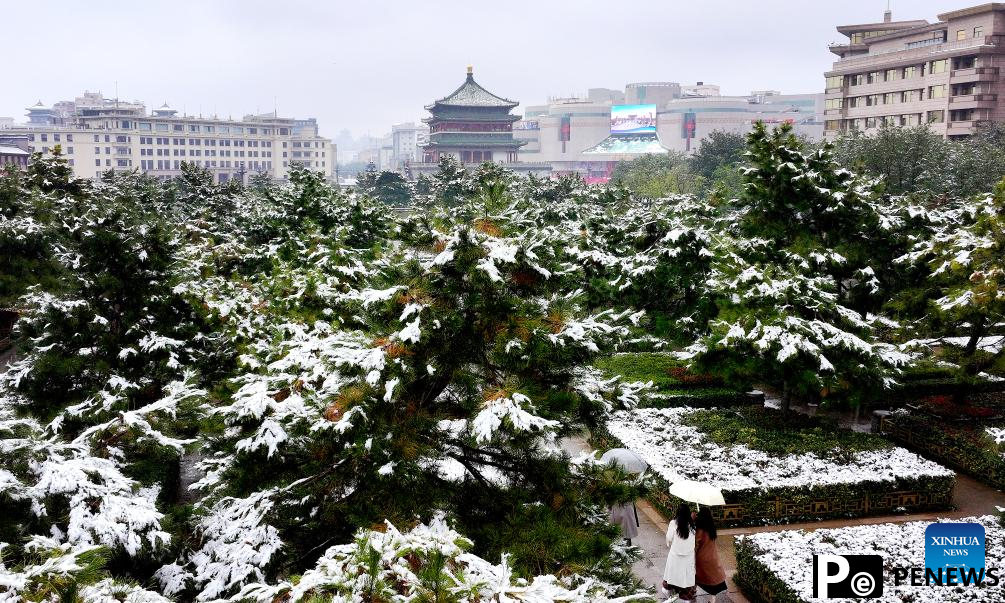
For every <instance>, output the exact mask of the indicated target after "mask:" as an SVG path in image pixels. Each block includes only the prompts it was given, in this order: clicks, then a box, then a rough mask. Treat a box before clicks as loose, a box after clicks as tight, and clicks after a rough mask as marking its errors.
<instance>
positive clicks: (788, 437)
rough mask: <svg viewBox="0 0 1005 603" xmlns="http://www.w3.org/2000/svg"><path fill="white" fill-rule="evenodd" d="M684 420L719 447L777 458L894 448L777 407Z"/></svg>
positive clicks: (829, 422)
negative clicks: (742, 447)
mask: <svg viewBox="0 0 1005 603" xmlns="http://www.w3.org/2000/svg"><path fill="white" fill-rule="evenodd" d="M683 420H684V423H686V424H687V425H690V426H692V427H694V428H696V429H698V430H699V431H701V432H702V433H704V434H706V435H707V436H708V437H709V439H711V440H712V441H713V442H715V443H716V444H720V445H722V446H732V445H735V444H744V445H746V446H748V447H750V448H754V449H756V450H763V451H764V452H767V453H769V454H773V455H789V454H804V453H809V454H815V455H817V456H819V457H821V458H829V459H837V460H840V459H841V458H842V457H844V456H846V455H850V454H853V453H856V452H864V451H867V450H883V449H885V448H890V447H891V444H890V442H889V441H888V440H886V439H885V438H883V437H880V436H877V435H873V434H867V433H857V432H854V431H850V430H847V429H841V428H840V427H838V425H837V423H836V422H835V421H833V420H831V419H825V418H820V417H811V416H808V415H804V414H801V413H794V412H789V413H783V412H781V411H779V410H775V409H773V408H765V407H754V406H750V407H744V408H739V409H730V410H700V411H696V412H694V413H691V414H689V415H687V416H686V417H684V419H683Z"/></svg>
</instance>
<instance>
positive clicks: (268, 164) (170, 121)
mask: <svg viewBox="0 0 1005 603" xmlns="http://www.w3.org/2000/svg"><path fill="white" fill-rule="evenodd" d="M59 104H60V108H59V109H55V108H51V107H45V106H43V105H41V103H39V104H37V105H35V106H33V107H30V108H29V109H28V118H29V122H28V123H27V124H25V125H24V126H20V127H16V128H14V129H13V130H12V132H20V133H23V134H25V135H26V136H27V137H28V142H29V145H30V148H29V150H31V151H39V152H42V153H51V152H52V151H53V150H54V149H55V147H56V146H57V145H58V146H59V147H60V149H61V152H62V153H63V155H64V156H65V157H66V159H67V161H68V162H69V164H70V165H71V166H72V167H73V170H74V173H75V174H76V175H77V176H78V177H82V178H90V177H95V176H99V175H101V174H102V173H104V172H106V171H108V170H113V171H125V170H133V169H139V170H140V171H143V172H146V173H148V174H150V175H151V176H154V177H159V178H170V177H174V176H178V175H180V174H181V164H182V163H183V162H188V163H194V164H196V165H198V166H200V167H204V168H206V169H208V170H209V171H210V172H212V173H213V175H214V177H215V179H216V180H217V181H218V182H226V181H227V180H230V179H235V178H236V179H240V180H242V181H244V180H245V179H246V175H250V174H254V173H256V172H263V173H265V174H268V175H269V176H271V177H272V178H274V179H277V180H283V179H285V178H286V177H287V174H288V173H289V168H290V166H291V165H292V164H293V163H294V162H299V163H301V164H302V165H304V166H306V167H309V168H311V169H314V170H319V171H322V172H324V173H325V174H326V175H327V176H328V177H329V178H333V177H334V173H335V147H334V145H333V144H332V143H331V141H330V140H329V139H327V138H324V137H322V136H320V135H319V134H318V124H317V121H316V120H314V119H313V118H311V119H292V118H285V117H277V116H276V115H275V114H273V113H267V114H263V115H246V116H245V117H244V119H242V120H231V119H219V118H216V117H202V116H199V117H195V116H190V115H179V114H178V112H177V111H175V110H174V109H171V108H170V107H169V106H168V105H167V104H166V103H165V104H164V106H162V107H160V108H159V109H156V110H154V111H153V112H152V113H151V114H150V115H148V114H147V112H146V108H145V107H144V106H143V104H142V103H136V102H134V103H123V102H119V101H115V100H112V99H104V98H103V97H101V95H100V93H88V94H85V96H84V97H81V98H78V99H77V101H74V102H72V103H70V107H68V105H67V103H66V102H64V103H59ZM67 112H69V115H66V113H67Z"/></svg>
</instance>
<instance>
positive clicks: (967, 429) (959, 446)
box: [883, 414, 1005, 490]
mask: <svg viewBox="0 0 1005 603" xmlns="http://www.w3.org/2000/svg"><path fill="white" fill-rule="evenodd" d="M883 431H884V433H885V434H886V435H887V436H888V437H890V438H892V439H893V440H894V441H895V442H897V443H898V444H901V445H902V446H904V447H905V448H907V449H909V450H913V451H915V452H917V453H918V454H921V455H923V456H927V457H929V458H931V459H933V460H935V461H937V462H939V463H942V464H943V465H947V466H949V467H953V468H955V469H958V470H960V471H962V472H963V473H966V474H967V475H970V476H972V477H974V478H975V479H977V480H978V481H981V482H984V483H985V484H988V485H990V486H992V487H994V488H997V489H999V490H1002V489H1005V457H1003V456H1002V452H1003V451H1002V448H1003V446H1000V445H998V444H995V442H994V441H993V440H992V439H991V438H989V437H988V435H987V433H986V432H985V431H984V427H983V426H982V425H981V424H979V423H978V424H977V425H951V424H947V423H945V422H944V421H942V420H939V419H936V418H935V417H929V416H924V415H911V414H896V415H894V416H893V417H890V418H889V419H887V420H886V421H884V423H883Z"/></svg>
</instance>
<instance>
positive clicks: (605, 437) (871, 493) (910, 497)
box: [590, 427, 956, 528]
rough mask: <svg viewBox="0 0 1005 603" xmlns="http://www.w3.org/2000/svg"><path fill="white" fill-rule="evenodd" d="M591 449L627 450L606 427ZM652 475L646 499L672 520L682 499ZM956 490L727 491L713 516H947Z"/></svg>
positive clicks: (917, 486)
mask: <svg viewBox="0 0 1005 603" xmlns="http://www.w3.org/2000/svg"><path fill="white" fill-rule="evenodd" d="M590 443H591V445H593V447H594V448H596V449H598V450H601V451H604V450H609V449H611V448H624V447H625V446H624V444H623V442H621V441H620V440H618V439H617V438H616V437H614V436H613V435H611V434H610V432H608V431H607V429H606V428H605V427H599V428H597V429H596V430H594V431H593V432H592V433H591V436H590ZM649 475H650V479H651V480H652V483H653V485H652V487H651V488H650V489H649V491H648V494H647V495H646V499H647V500H648V501H649V502H650V503H651V504H652V505H653V507H654V508H655V509H656V510H657V511H659V512H660V513H661V514H662V515H663V516H664V517H668V518H669V517H673V512H674V510H675V509H676V508H677V505H678V504H680V502H681V501H680V499H678V498H677V497H675V496H673V495H672V494H670V493H669V492H668V489H669V487H670V484H669V483H668V482H667V481H666V480H665V479H664V478H663V477H662V476H660V475H657V474H655V473H650V474H649ZM955 485H956V478H955V476H952V475H949V476H923V477H912V476H904V477H902V478H898V479H897V480H896V481H895V482H894V483H892V484H891V483H890V482H888V481H869V480H863V481H860V482H856V483H853V484H828V485H820V486H809V487H782V488H769V489H765V490H754V489H748V490H724V491H723V493H722V494H723V498H725V500H726V505H724V506H718V507H712V515H713V516H714V517H715V519H716V522H717V524H718V525H720V526H721V527H724V528H731V527H743V526H757V525H773V524H785V523H794V522H801V521H816V520H822V519H840V518H849V517H866V516H870V515H891V514H894V513H898V512H911V513H914V512H921V511H942V510H947V509H951V508H952V500H953V488H954V486H955Z"/></svg>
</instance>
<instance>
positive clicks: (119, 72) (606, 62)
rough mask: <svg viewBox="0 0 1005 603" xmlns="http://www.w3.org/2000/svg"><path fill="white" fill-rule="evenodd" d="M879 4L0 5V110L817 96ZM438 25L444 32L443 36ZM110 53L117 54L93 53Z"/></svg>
mask: <svg viewBox="0 0 1005 603" xmlns="http://www.w3.org/2000/svg"><path fill="white" fill-rule="evenodd" d="M961 5H965V3H962V4H961V3H959V2H953V1H950V0H912V1H911V2H905V1H904V0H894V1H893V11H894V14H895V16H896V17H897V18H899V19H921V18H925V17H929V18H930V16H931V15H935V14H940V13H942V12H945V11H946V10H951V9H954V8H957V7H959V6H961ZM884 8H885V0H847V1H845V2H841V3H822V2H813V3H807V2H805V1H802V0H762V1H760V2H736V1H735V0H706V1H704V2H701V3H678V2H665V0H640V1H639V2H637V3H635V4H633V5H632V7H631V10H628V11H624V14H623V15H622V14H620V13H621V12H622V11H621V10H620V7H618V6H617V5H612V4H611V3H610V2H606V1H600V0H597V1H593V0H587V1H586V2H581V3H576V4H569V3H564V2H544V3H542V2H528V1H526V0H511V1H510V2H506V3H487V4H486V3H478V4H471V3H469V2H462V1H460V0H442V1H440V2H436V3H433V4H431V5H430V4H423V3H412V2H390V1H384V0H379V2H378V3H377V4H376V5H368V4H355V3H318V2H296V1H295V2H293V3H287V4H284V5H282V6H279V5H276V4H275V3H271V2H265V1H264V0H247V1H244V2H237V1H236V0H219V1H216V2H195V1H194V0H171V1H168V0H149V1H148V2H144V3H143V5H142V6H140V7H131V8H130V10H123V8H122V6H121V3H118V2H114V1H113V0H94V1H93V2H90V3H87V4H81V3H78V2H72V1H70V0H51V1H50V2H47V3H46V11H45V18H44V19H39V15H38V9H37V7H34V6H33V5H31V3H24V2H19V3H9V4H7V5H6V6H5V7H4V9H3V11H4V12H3V14H4V17H5V23H6V24H8V26H9V27H7V28H5V31H4V34H5V44H6V46H7V47H8V48H14V49H19V50H18V51H19V53H20V52H21V51H22V50H23V56H18V57H17V59H16V60H10V61H8V62H6V63H5V64H4V69H3V74H2V75H0V80H2V81H3V84H4V85H3V86H0V116H9V117H14V118H16V119H17V120H18V121H21V120H22V119H23V115H22V109H23V108H24V106H25V104H26V103H29V104H31V103H34V102H36V101H37V100H39V99H41V100H42V101H43V103H45V104H49V105H51V104H52V103H55V102H57V101H58V100H60V99H61V98H63V96H64V94H65V91H67V90H84V89H90V90H101V91H102V92H103V93H104V95H105V96H106V97H115V96H119V97H120V98H122V99H134V98H139V99H143V100H144V101H145V102H146V103H147V104H148V106H159V105H161V104H162V103H163V102H164V101H168V102H169V103H170V104H171V105H172V106H173V107H175V108H177V109H179V110H180V111H183V112H184V113H187V114H190V115H198V114H200V113H201V114H202V115H203V116H211V115H214V114H216V115H218V116H219V117H226V116H228V115H232V116H233V117H235V118H236V117H239V116H241V115H246V114H259V113H265V112H270V111H273V109H274V108H276V107H277V106H278V111H279V113H280V114H282V115H311V116H314V117H316V118H317V120H318V123H319V124H320V125H321V127H322V131H321V132H320V134H321V135H323V136H328V137H331V138H334V137H335V136H336V135H337V134H338V133H340V132H341V131H342V130H343V129H346V128H347V129H349V130H350V131H351V132H352V134H353V136H354V137H360V136H363V135H366V134H367V133H369V134H371V135H379V134H380V133H383V132H386V131H387V130H388V128H389V127H390V125H391V124H393V123H401V122H408V121H411V122H418V120H420V119H421V118H422V117H424V114H423V112H422V105H423V104H424V103H426V102H428V101H429V99H430V98H435V97H436V96H437V95H439V94H441V93H442V92H441V91H443V90H449V89H450V88H451V86H454V85H456V84H455V80H456V73H457V71H458V70H459V69H463V68H464V66H465V65H468V64H472V65H474V66H475V68H476V70H477V72H478V74H479V81H480V82H481V83H482V84H483V85H485V86H486V87H487V88H488V89H489V90H499V91H505V92H506V94H507V95H508V96H509V97H512V98H517V99H521V100H522V101H523V102H524V103H533V104H541V103H543V102H545V101H546V99H547V98H548V97H554V96H568V95H581V94H583V93H585V92H586V90H585V89H584V88H583V87H584V86H586V85H593V86H600V87H605V88H610V89H623V88H624V85H625V83H627V82H644V81H664V80H672V81H679V82H696V81H698V80H703V79H709V80H712V81H714V82H715V83H717V84H719V85H720V86H722V89H721V94H722V95H743V94H746V93H747V92H748V91H750V90H752V89H756V88H758V87H765V86H769V87H771V88H774V89H778V90H784V91H787V92H799V93H809V92H819V91H822V89H823V84H822V81H821V75H822V73H823V72H824V71H825V70H826V69H828V68H829V66H830V63H831V62H832V56H831V55H830V54H829V52H828V50H827V48H826V43H827V42H829V41H838V40H839V36H838V35H837V34H836V33H835V32H834V25H835V24H838V23H865V22H871V21H875V20H878V19H879V16H880V15H881V14H882V11H883V9H884ZM263 15H264V16H265V17H263ZM615 19H623V21H622V20H617V21H616V20H615ZM615 22H617V23H618V28H617V29H616V30H615V29H612V25H613V23H615ZM445 23H449V24H450V35H437V34H436V33H435V32H438V31H442V29H443V27H444V24H445ZM621 31H624V32H625V34H624V35H621V34H620V33H619V32H621ZM59 32H89V33H88V34H87V35H86V36H84V35H79V34H75V35H68V34H62V33H59ZM105 32H107V33H105ZM166 32H170V37H171V40H170V42H169V44H170V48H171V53H170V57H169V58H166V59H165V58H161V57H158V58H156V59H155V58H153V57H152V56H151V55H150V54H149V53H146V52H131V51H129V50H128V49H143V48H148V47H156V46H157V45H159V44H163V43H168V42H165V41H164V40H162V39H161V38H158V36H163V35H166ZM518 39H519V40H527V42H526V43H524V42H521V43H515V40H518ZM112 48H114V49H115V51H114V54H115V60H114V61H108V60H104V59H102V57H105V56H107V53H108V52H110V51H111V50H112ZM266 48H277V49H290V50H292V51H294V52H293V53H292V54H291V53H289V52H285V51H284V52H271V51H266V50H265V49H266ZM116 88H117V89H118V93H117V94H116Z"/></svg>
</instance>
